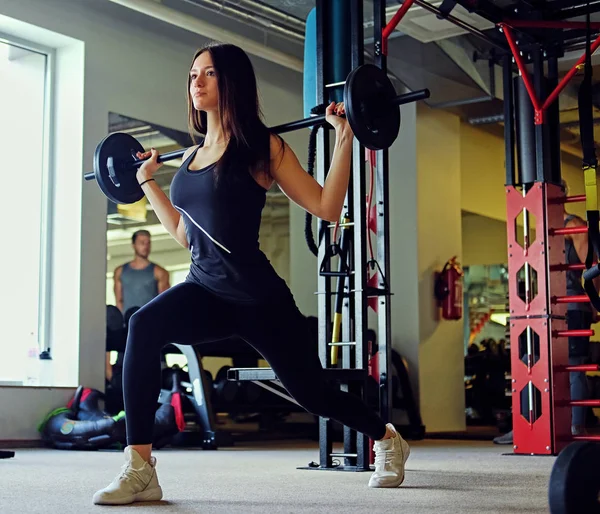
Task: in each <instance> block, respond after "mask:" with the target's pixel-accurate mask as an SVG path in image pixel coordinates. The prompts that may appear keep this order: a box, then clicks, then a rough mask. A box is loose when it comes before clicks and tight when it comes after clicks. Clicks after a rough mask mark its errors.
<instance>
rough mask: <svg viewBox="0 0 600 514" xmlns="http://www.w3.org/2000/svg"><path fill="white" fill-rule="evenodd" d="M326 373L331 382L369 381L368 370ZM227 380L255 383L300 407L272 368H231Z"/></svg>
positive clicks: (330, 371) (333, 369) (344, 370)
mask: <svg viewBox="0 0 600 514" xmlns="http://www.w3.org/2000/svg"><path fill="white" fill-rule="evenodd" d="M324 371H325V377H326V379H327V380H328V381H331V382H342V383H345V384H347V383H349V382H364V381H366V379H367V370H366V369H340V368H331V369H325V370H324ZM227 380H231V381H233V382H243V381H250V382H254V383H255V384H256V385H259V386H260V387H262V388H264V389H266V390H267V391H271V392H272V393H274V394H276V395H278V396H280V397H281V398H285V399H286V400H288V401H290V402H292V403H295V404H296V405H300V404H299V403H298V402H297V401H296V400H294V398H292V397H291V396H290V395H289V393H288V392H287V391H286V390H285V388H284V387H283V385H282V384H281V382H280V381H279V379H278V378H277V376H276V375H275V372H274V371H273V370H272V369H271V368H231V369H229V370H228V371H227ZM266 382H270V384H267V383H266ZM300 406H301V405H300Z"/></svg>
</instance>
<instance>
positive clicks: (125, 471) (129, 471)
mask: <svg viewBox="0 0 600 514" xmlns="http://www.w3.org/2000/svg"><path fill="white" fill-rule="evenodd" d="M122 478H125V479H127V480H137V481H138V482H140V483H141V484H143V485H144V487H145V486H146V485H148V484H146V481H145V480H144V478H143V476H142V473H141V472H140V471H138V470H137V469H134V468H131V467H129V463H125V464H123V467H122V468H121V473H119V476H118V480H121V479H122Z"/></svg>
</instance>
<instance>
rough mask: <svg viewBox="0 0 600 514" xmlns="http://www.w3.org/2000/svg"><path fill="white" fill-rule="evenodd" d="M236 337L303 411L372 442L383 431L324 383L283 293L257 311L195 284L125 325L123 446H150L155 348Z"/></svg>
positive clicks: (371, 414)
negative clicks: (252, 350)
mask: <svg viewBox="0 0 600 514" xmlns="http://www.w3.org/2000/svg"><path fill="white" fill-rule="evenodd" d="M231 336H238V337H240V338H242V339H244V340H245V341H247V342H248V343H249V344H251V345H252V346H253V347H254V348H255V349H256V350H257V351H258V352H259V353H260V354H261V355H262V356H263V357H264V358H265V359H266V360H267V362H268V363H269V365H270V366H271V367H272V369H273V371H274V372H275V374H276V375H277V378H278V379H279V380H280V381H281V383H282V384H283V386H284V387H285V388H286V389H287V391H288V393H289V394H290V395H291V396H292V397H293V398H294V399H295V400H296V401H297V402H298V403H299V404H300V405H302V407H303V408H304V409H306V410H307V411H308V412H311V413H313V414H315V415H318V416H322V417H324V418H331V419H334V420H336V421H339V422H340V423H342V424H343V425H346V426H348V427H350V428H353V429H354V430H356V431H358V432H361V433H363V434H365V435H367V436H368V437H370V438H371V439H373V440H378V439H382V438H383V436H384V435H385V432H386V428H385V423H384V422H383V420H382V419H381V418H380V417H379V416H378V415H377V413H376V412H375V411H374V410H372V409H371V408H370V407H368V406H367V405H366V404H365V403H363V401H362V400H361V399H360V398H359V397H358V396H356V395H353V394H352V393H347V392H344V391H341V390H340V389H339V387H336V386H334V385H330V384H329V383H328V382H326V381H325V379H324V375H323V367H322V366H321V361H320V360H319V357H318V355H317V353H316V352H315V349H314V347H313V348H311V347H310V334H309V326H308V323H307V321H306V318H305V317H304V316H303V315H302V314H301V313H300V311H299V310H298V308H297V307H296V305H295V303H294V300H293V297H292V296H291V294H290V295H289V297H285V298H281V297H278V298H276V299H273V300H272V301H270V302H269V304H268V305H267V304H262V305H239V304H233V303H229V302H225V301H223V300H222V299H220V298H218V297H217V296H215V295H213V294H212V293H210V292H209V291H207V290H206V289H205V288H203V287H202V286H199V285H196V284H191V283H182V284H178V285H176V286H174V287H172V288H170V289H168V290H167V291H165V292H164V293H162V294H160V295H159V296H157V297H156V298H154V299H153V300H152V301H151V302H149V303H148V304H146V305H145V306H144V307H142V308H141V309H140V310H139V311H137V312H136V313H135V314H134V315H133V316H132V318H131V320H130V321H129V335H128V337H127V347H126V350H125V362H124V366H123V393H124V400H125V415H126V422H127V443H128V444H150V443H152V435H153V429H154V413H155V411H156V404H157V399H158V395H159V393H160V388H161V365H160V354H161V349H162V348H163V347H164V346H166V345H167V344H169V343H179V344H190V345H192V344H200V343H203V342H210V341H218V340H222V339H227V338H229V337H231Z"/></svg>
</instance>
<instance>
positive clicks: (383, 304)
mask: <svg viewBox="0 0 600 514" xmlns="http://www.w3.org/2000/svg"><path fill="white" fill-rule="evenodd" d="M417 3H419V5H421V3H420V2H419V0H417ZM373 14H374V18H375V64H376V65H377V66H379V67H380V68H381V69H382V70H384V71H387V57H386V56H385V54H384V53H383V51H382V49H383V45H382V42H381V38H382V27H383V26H385V19H386V18H385V0H375V1H374V3H373ZM375 194H376V199H377V214H378V216H377V262H378V263H379V267H380V268H381V274H382V275H383V276H380V277H379V281H378V288H380V289H381V288H383V287H384V285H387V288H388V291H387V293H388V296H380V297H379V298H377V303H378V305H377V307H378V310H377V312H378V330H377V340H378V348H379V377H380V378H379V403H380V404H379V413H380V416H381V417H382V419H383V420H384V421H385V422H386V423H389V422H391V421H392V387H391V385H392V384H391V357H392V349H391V343H392V338H391V327H390V320H391V301H390V300H391V296H389V293H391V270H390V247H389V242H390V213H389V205H390V198H389V153H388V150H387V149H386V150H380V151H378V152H377V167H376V170H375ZM383 278H385V284H384V283H383V281H382V279H383Z"/></svg>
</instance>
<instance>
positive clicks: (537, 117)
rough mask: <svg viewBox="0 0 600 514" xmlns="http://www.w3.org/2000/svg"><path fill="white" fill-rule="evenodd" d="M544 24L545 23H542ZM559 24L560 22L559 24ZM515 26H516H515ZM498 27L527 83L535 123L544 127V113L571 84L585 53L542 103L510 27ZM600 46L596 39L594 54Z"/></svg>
mask: <svg viewBox="0 0 600 514" xmlns="http://www.w3.org/2000/svg"><path fill="white" fill-rule="evenodd" d="M542 23H544V22H542ZM557 23H559V22H557ZM513 26H514V24H513ZM498 27H500V28H501V29H502V32H504V35H505V37H506V41H507V42H508V46H509V47H510V50H511V52H512V54H513V57H514V59H515V63H516V64H517V67H518V68H519V71H520V72H521V76H522V77H523V82H524V83H525V88H526V89H527V93H528V94H529V98H531V103H532V104H533V111H534V123H535V124H536V125H542V124H543V123H544V112H545V111H546V109H547V108H548V107H549V106H550V105H551V104H552V103H553V102H554V100H556V99H557V98H558V95H559V94H560V92H561V91H562V90H563V89H564V88H565V86H566V85H567V84H568V83H569V81H570V80H571V79H572V78H573V76H574V75H575V73H577V69H578V68H579V66H580V65H581V64H583V62H584V61H585V53H584V54H583V55H582V56H581V57H580V58H579V60H578V61H577V62H576V63H575V64H574V65H573V67H572V68H571V69H570V70H569V72H568V73H567V74H566V75H565V76H564V77H563V78H562V80H561V81H560V82H559V83H558V85H557V86H556V87H555V88H554V90H553V91H552V92H551V93H550V94H549V95H548V98H546V100H545V101H544V103H543V104H542V103H541V100H540V99H538V97H537V95H536V93H535V89H534V88H533V84H532V83H531V78H530V76H529V72H528V71H527V68H526V67H525V64H524V63H523V59H522V58H521V52H520V50H519V49H518V48H517V43H516V42H515V38H514V36H513V33H512V30H511V27H510V25H509V24H508V23H507V22H503V23H499V24H498ZM599 46H600V36H598V37H597V38H596V40H595V41H594V42H593V43H592V45H591V52H592V54H593V53H594V52H595V51H596V50H597V48H598V47H599Z"/></svg>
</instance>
